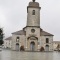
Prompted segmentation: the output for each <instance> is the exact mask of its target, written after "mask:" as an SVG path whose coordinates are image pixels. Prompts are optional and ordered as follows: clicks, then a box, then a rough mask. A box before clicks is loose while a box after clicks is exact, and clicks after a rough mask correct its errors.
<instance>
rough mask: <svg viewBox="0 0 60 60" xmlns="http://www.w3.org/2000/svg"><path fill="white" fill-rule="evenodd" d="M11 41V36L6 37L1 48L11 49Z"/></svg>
mask: <svg viewBox="0 0 60 60" xmlns="http://www.w3.org/2000/svg"><path fill="white" fill-rule="evenodd" d="M11 41H12V37H11V36H10V37H8V38H6V39H5V40H4V44H3V45H4V46H3V48H8V49H11Z"/></svg>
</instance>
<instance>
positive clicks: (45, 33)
mask: <svg viewBox="0 0 60 60" xmlns="http://www.w3.org/2000/svg"><path fill="white" fill-rule="evenodd" d="M41 36H54V35H53V34H50V33H48V32H46V31H43V30H42V31H41Z"/></svg>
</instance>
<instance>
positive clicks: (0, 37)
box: [0, 28, 3, 45]
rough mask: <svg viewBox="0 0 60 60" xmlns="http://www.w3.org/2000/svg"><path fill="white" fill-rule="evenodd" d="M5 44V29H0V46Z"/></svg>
mask: <svg viewBox="0 0 60 60" xmlns="http://www.w3.org/2000/svg"><path fill="white" fill-rule="evenodd" d="M2 44H3V29H2V28H0V45H2Z"/></svg>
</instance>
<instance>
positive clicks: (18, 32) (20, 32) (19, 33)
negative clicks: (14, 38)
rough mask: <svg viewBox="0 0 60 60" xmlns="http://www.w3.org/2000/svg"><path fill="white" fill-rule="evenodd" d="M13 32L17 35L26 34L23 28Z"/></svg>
mask: <svg viewBox="0 0 60 60" xmlns="http://www.w3.org/2000/svg"><path fill="white" fill-rule="evenodd" d="M12 34H15V35H25V34H26V32H25V31H23V30H19V31H16V32H13V33H12Z"/></svg>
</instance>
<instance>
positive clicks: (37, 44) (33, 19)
mask: <svg viewBox="0 0 60 60" xmlns="http://www.w3.org/2000/svg"><path fill="white" fill-rule="evenodd" d="M40 10H41V7H40V5H39V3H38V2H36V1H35V0H32V1H31V2H29V4H28V6H27V24H26V27H24V28H23V29H22V30H19V31H16V32H13V33H12V41H11V49H12V50H19V51H20V50H21V48H24V51H40V50H42V49H43V50H44V51H53V36H54V35H53V34H51V33H48V32H46V31H44V30H43V29H42V28H41V27H40Z"/></svg>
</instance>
